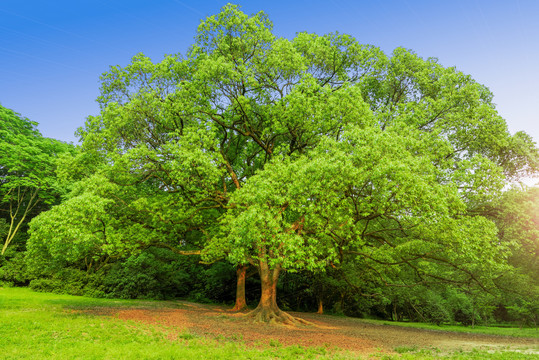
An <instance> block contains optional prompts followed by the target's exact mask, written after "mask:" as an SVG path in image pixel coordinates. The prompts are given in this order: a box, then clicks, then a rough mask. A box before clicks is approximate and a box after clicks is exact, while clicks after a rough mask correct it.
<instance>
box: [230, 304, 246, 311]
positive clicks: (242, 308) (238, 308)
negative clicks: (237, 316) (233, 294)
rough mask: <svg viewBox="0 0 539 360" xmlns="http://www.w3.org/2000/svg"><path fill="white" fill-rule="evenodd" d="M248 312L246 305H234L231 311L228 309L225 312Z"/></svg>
mask: <svg viewBox="0 0 539 360" xmlns="http://www.w3.org/2000/svg"><path fill="white" fill-rule="evenodd" d="M247 310H249V308H248V307H247V304H238V303H236V305H234V307H233V308H232V309H228V310H227V311H230V312H243V311H247Z"/></svg>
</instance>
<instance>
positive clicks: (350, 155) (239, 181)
mask: <svg viewBox="0 0 539 360" xmlns="http://www.w3.org/2000/svg"><path fill="white" fill-rule="evenodd" d="M492 98H493V95H492V93H490V91H489V90H488V89H487V88H486V87H485V86H483V85H481V84H478V83H477V82H476V81H474V80H473V79H472V78H471V77H470V76H469V75H466V74H463V73H462V72H459V71H457V70H456V69H455V68H446V67H443V66H442V65H440V64H439V63H438V61H437V60H436V59H433V58H429V59H423V58H421V57H420V56H418V55H417V54H415V53H414V52H412V51H410V50H406V49H402V48H398V49H395V50H394V51H393V53H392V54H390V55H386V54H384V53H383V52H382V51H381V50H380V49H378V48H376V47H374V46H371V45H364V44H360V43H359V42H358V41H356V40H355V39H354V38H353V37H351V36H349V35H343V34H338V33H334V34H327V35H321V36H319V35H316V34H308V33H298V34H297V35H296V36H295V37H294V38H293V39H291V40H288V39H284V38H278V37H276V36H275V35H274V34H273V24H272V23H271V21H270V20H269V19H268V17H267V16H266V14H264V13H263V12H260V13H257V14H254V15H252V16H248V15H246V14H244V13H243V12H241V11H240V9H239V7H238V6H235V5H230V4H229V5H226V6H225V7H224V8H223V9H222V11H221V12H220V13H219V14H217V15H215V16H210V17H208V18H206V19H205V20H203V21H202V22H201V24H200V26H199V27H198V30H197V35H196V37H195V43H194V44H193V45H192V46H191V47H190V48H189V50H188V52H187V54H186V55H185V56H181V55H179V54H177V55H170V56H165V58H164V59H163V60H162V61H159V62H152V61H151V60H150V58H148V57H146V56H144V55H143V54H138V55H136V56H135V57H133V59H132V61H131V63H130V64H128V65H127V66H124V67H121V66H113V67H111V68H110V70H109V71H108V72H107V73H105V74H103V75H102V77H101V95H100V96H99V98H98V102H99V104H100V107H101V111H100V114H99V115H98V116H90V117H89V118H88V119H87V122H86V124H85V126H84V127H83V128H81V129H79V130H78V134H79V136H80V138H81V140H82V146H81V152H79V153H78V154H75V155H74V156H71V157H68V156H66V157H62V160H61V162H60V170H59V173H60V176H61V179H62V181H64V182H70V181H71V182H72V184H70V185H69V188H70V189H71V193H70V195H69V196H67V197H66V200H65V201H64V202H63V203H62V204H60V205H58V206H56V207H53V208H52V209H51V211H48V212H46V213H43V214H41V215H39V216H38V217H36V218H35V219H34V220H33V221H32V223H31V231H30V233H31V237H30V239H29V241H28V253H27V254H28V256H27V259H28V267H29V269H30V270H31V271H34V270H36V269H42V268H47V269H49V271H51V272H53V271H55V270H54V269H62V268H66V267H73V268H77V269H81V270H84V271H86V272H92V271H95V272H98V271H100V269H107V267H108V265H107V264H111V263H112V264H113V265H112V269H114V270H111V273H112V274H117V279H116V280H115V281H113V282H111V283H109V284H110V287H109V288H110V289H112V290H111V291H112V293H115V294H118V295H120V296H129V297H133V296H140V294H145V293H151V294H153V295H151V296H162V293H161V292H160V291H161V290H159V289H156V286H157V283H160V282H162V280H161V281H160V280H158V279H163V278H164V277H165V275H164V274H165V272H170V271H174V270H175V269H176V268H175V267H174V266H172V265H171V267H170V268H168V269H167V268H166V267H162V265H160V264H159V265H158V264H156V263H155V258H154V257H152V256H154V255H155V254H154V255H151V254H152V253H151V252H144V250H145V249H148V248H150V247H163V248H168V249H171V250H172V251H175V252H177V253H179V254H187V253H189V254H193V253H202V259H203V260H204V261H206V262H216V261H220V260H222V259H226V260H227V261H229V262H230V263H231V264H232V265H233V266H236V265H237V266H243V265H245V264H250V265H251V266H253V267H254V268H256V269H257V271H258V272H259V275H260V285H261V288H262V292H261V294H262V296H261V299H260V300H261V301H260V306H261V307H262V308H264V309H263V311H262V312H261V313H259V315H260V316H259V318H260V319H262V320H271V319H276V318H277V320H278V321H287V320H289V318H287V317H286V316H284V315H283V314H282V312H280V310H279V309H278V306H277V303H276V301H275V299H276V293H275V292H276V291H277V289H278V279H279V276H280V275H281V274H282V273H283V272H286V273H287V274H291V273H294V272H300V273H302V274H307V273H308V272H312V273H314V275H305V277H307V278H308V277H309V276H315V277H319V278H318V283H319V284H320V283H324V284H331V286H328V287H327V288H329V289H333V290H336V292H337V293H338V294H339V296H338V297H337V298H335V297H333V298H331V297H326V300H325V301H329V302H330V303H332V304H331V306H334V307H340V309H339V311H343V308H344V305H343V304H344V302H345V300H346V301H350V302H352V303H353V305H352V306H349V307H348V309H347V311H348V312H349V313H353V314H362V313H369V312H375V311H372V308H373V307H376V306H378V307H379V308H380V309H379V310H378V312H379V313H383V312H384V311H386V310H385V309H384V307H386V306H394V309H396V308H397V307H399V306H400V307H402V308H404V307H407V306H408V307H410V306H411V305H414V306H416V305H417V306H419V305H421V306H422V307H423V308H424V310H423V311H421V310H417V311H414V312H415V313H416V314H419V313H421V314H422V316H423V317H424V318H425V320H428V319H427V316H430V321H433V322H436V323H441V322H445V321H455V316H456V311H457V310H455V309H456V308H457V307H459V309H458V310H460V311H461V313H459V315H458V316H457V317H458V318H459V319H464V320H461V321H468V319H470V318H471V319H472V323H473V321H475V315H474V314H475V313H474V312H473V311H472V312H471V314H470V311H469V309H468V308H467V307H468V305H467V304H465V302H460V303H459V301H457V300H456V299H457V298H458V296H455V297H451V296H445V295H447V294H444V293H443V291H440V290H432V289H433V287H435V286H436V285H438V284H440V283H445V284H450V285H451V286H452V288H454V289H463V290H462V291H466V292H467V294H475V293H474V291H476V292H477V291H479V292H481V293H488V292H494V291H497V290H495V289H497V288H498V287H499V286H500V284H501V282H503V279H504V274H507V273H508V272H509V271H510V266H509V265H508V258H509V257H510V256H511V251H513V256H515V254H516V253H515V249H516V243H518V242H520V241H526V240H524V238H525V237H522V238H518V239H517V238H516V235H513V234H510V233H508V232H505V233H504V234H507V236H505V235H504V234H501V235H500V237H499V236H498V228H500V222H499V221H498V220H497V219H496V218H495V217H494V216H492V214H491V213H489V211H488V210H489V208H490V207H491V206H492V204H496V202H497V201H499V199H500V198H501V196H502V195H501V194H502V191H503V188H504V186H505V184H506V181H513V180H515V179H517V180H518V179H519V178H520V177H522V176H526V175H529V174H532V173H533V172H535V171H537V169H538V168H539V153H538V150H537V148H536V146H535V144H534V143H533V141H532V139H531V138H530V137H529V136H528V135H526V134H524V133H517V134H515V135H511V134H510V133H509V131H508V130H507V126H506V123H505V121H504V120H503V119H502V118H501V117H500V116H499V115H498V113H497V111H496V109H495V106H494V104H493V103H492ZM90 172H91V173H92V175H89V176H85V173H90ZM507 211H508V213H507V214H508V215H507V216H510V214H512V213H514V212H512V211H513V210H510V209H508V210H507ZM497 225H498V226H497ZM535 225H536V224H535ZM535 229H537V227H535ZM530 231H531V230H530ZM526 236H527V235H526ZM500 239H503V240H500ZM516 257H518V258H519V259H521V260H525V261H526V264H530V261H531V260H530V259H531V258H530V257H527V256H524V255H522V256H519V255H518V254H517V255H516ZM512 259H515V257H513V258H512ZM512 263H513V264H517V263H518V262H516V261H513V262H512ZM44 264H47V266H44ZM216 264H219V265H215V266H214V267H210V268H209V269H207V270H206V271H204V275H205V276H206V277H207V278H208V280H203V279H201V278H200V277H199V276H197V277H196V279H197V281H196V282H195V284H191V285H192V288H191V296H194V297H196V298H197V299H199V300H206V299H208V297H207V296H206V294H208V293H211V291H209V290H208V289H209V288H212V289H217V290H218V291H216V293H215V294H217V293H220V295H219V297H221V298H226V297H227V296H228V295H227V294H229V293H230V291H229V288H227V287H226V286H225V287H217V286H216V283H218V282H219V280H221V279H222V280H223V281H230V280H226V279H229V278H228V275H230V274H231V272H230V271H229V270H230V269H231V268H226V266H227V265H223V264H222V263H216ZM517 266H520V265H517ZM526 266H528V265H526ZM530 266H531V267H529V268H527V269H533V265H530ZM221 267H223V270H224V272H223V274H224V275H223V276H222V277H221V273H220V272H217V271H216V269H219V268H221ZM146 268H148V269H149V270H148V273H149V274H148V276H146V275H144V272H143V271H142V270H143V269H146ZM328 269H332V270H330V271H331V272H334V273H333V274H332V275H335V277H333V278H332V279H331V280H330V279H329V277H326V278H323V277H324V276H325V275H324V274H323V273H324V272H326V271H328ZM103 271H104V270H103ZM525 273H526V274H524V275H523V276H524V277H526V279H530V280H533V281H535V280H537V279H535V278H533V275H530V274H532V271H528V270H526V271H525ZM150 274H151V276H149V275H150ZM107 276H108V275H107ZM111 276H112V275H111ZM169 276H170V275H169ZM175 276H176V275H174V276H171V278H170V283H171V284H174V285H173V286H174V287H176V286H184V283H185V279H182V278H176V277H175ZM305 277H301V276H298V277H295V279H296V280H297V281H298V282H300V281H312V279H311V280H306V279H305ZM322 279H324V280H322ZM354 279H355V280H354ZM358 283H361V284H358ZM137 284H140V287H138V288H137V286H138V285H137ZM206 286H208V288H207V287H206ZM388 286H394V287H408V286H417V287H418V288H419V289H421V290H420V291H422V292H423V293H424V295H425V296H424V298H422V299H420V300H421V301H419V299H417V298H415V297H414V296H413V294H412V293H410V292H406V293H405V294H404V295H405V296H404V298H403V299H400V300H397V298H396V297H395V296H394V295H395V292H393V293H392V291H391V290H387V287H388ZM425 287H430V289H431V290H428V289H427V288H425ZM283 288H284V287H283V286H281V287H280V289H283ZM142 289H144V290H142ZM182 291H183V290H182ZM325 291H327V290H325ZM459 291H460V290H459ZM459 294H461V292H460V293H459ZM364 295H367V296H369V300H365V297H366V296H364ZM313 296H314V297H315V298H318V300H320V299H322V298H324V297H325V295H324V294H323V291H322V290H320V291H318V293H317V294H310V295H309V298H310V300H309V301H311V303H312V299H313ZM474 296H475V295H474ZM362 297H363V299H361V298H362ZM471 297H473V296H471V295H470V298H471ZM476 298H477V299H479V300H480V301H479V302H477V309H476V310H478V311H479V310H480V312H481V311H482V312H484V313H485V314H486V313H487V312H488V311H490V309H491V308H490V306H492V304H491V303H490V302H489V301H491V299H490V298H489V299H488V301H487V300H486V297H481V296H475V297H474V298H473V300H474V301H475V300H477V299H476ZM450 299H452V300H454V301H455V304H459V305H455V306H453V305H451V304H449V303H450V302H451V301H450ZM266 300H267V301H266ZM376 301H378V302H379V304H378V305H376V304H373V303H374V302H376ZM282 304H286V302H282ZM288 304H290V302H288ZM287 306H290V305H287ZM302 306H303V305H302ZM483 310H484V311H483ZM480 312H478V314H479V313H480ZM392 313H395V311H392ZM409 313H411V312H409ZM386 315H387V311H386Z"/></svg>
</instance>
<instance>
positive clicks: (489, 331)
mask: <svg viewBox="0 0 539 360" xmlns="http://www.w3.org/2000/svg"><path fill="white" fill-rule="evenodd" d="M357 321H360V322H366V323H369V324H376V325H390V326H403V327H411V328H416V329H425V330H435V331H453V332H460V333H469V334H485V335H498V336H512V337H527V338H539V330H537V329H535V328H522V329H520V328H518V327H507V326H504V327H496V326H478V325H476V326H474V327H473V328H472V327H471V326H460V325H434V324H425V323H414V322H398V321H386V320H370V319H357Z"/></svg>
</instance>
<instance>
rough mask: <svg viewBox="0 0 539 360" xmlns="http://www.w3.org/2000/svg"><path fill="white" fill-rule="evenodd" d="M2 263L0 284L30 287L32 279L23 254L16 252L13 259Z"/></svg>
mask: <svg viewBox="0 0 539 360" xmlns="http://www.w3.org/2000/svg"><path fill="white" fill-rule="evenodd" d="M0 261H1V262H0V282H2V283H5V284H10V285H11V286H13V285H14V286H24V285H28V282H29V280H30V279H29V276H28V272H27V270H26V264H25V262H24V254H23V253H21V252H16V253H14V255H13V257H11V258H3V259H2V260H0Z"/></svg>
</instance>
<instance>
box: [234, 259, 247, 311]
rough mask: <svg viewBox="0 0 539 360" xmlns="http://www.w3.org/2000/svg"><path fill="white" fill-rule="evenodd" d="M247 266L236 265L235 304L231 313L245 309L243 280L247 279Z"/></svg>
mask: <svg viewBox="0 0 539 360" xmlns="http://www.w3.org/2000/svg"><path fill="white" fill-rule="evenodd" d="M248 268H249V265H238V268H237V269H236V279H237V284H236V304H235V305H234V307H233V308H232V309H231V311H242V310H245V309H247V301H246V300H245V278H246V277H247V269H248Z"/></svg>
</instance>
